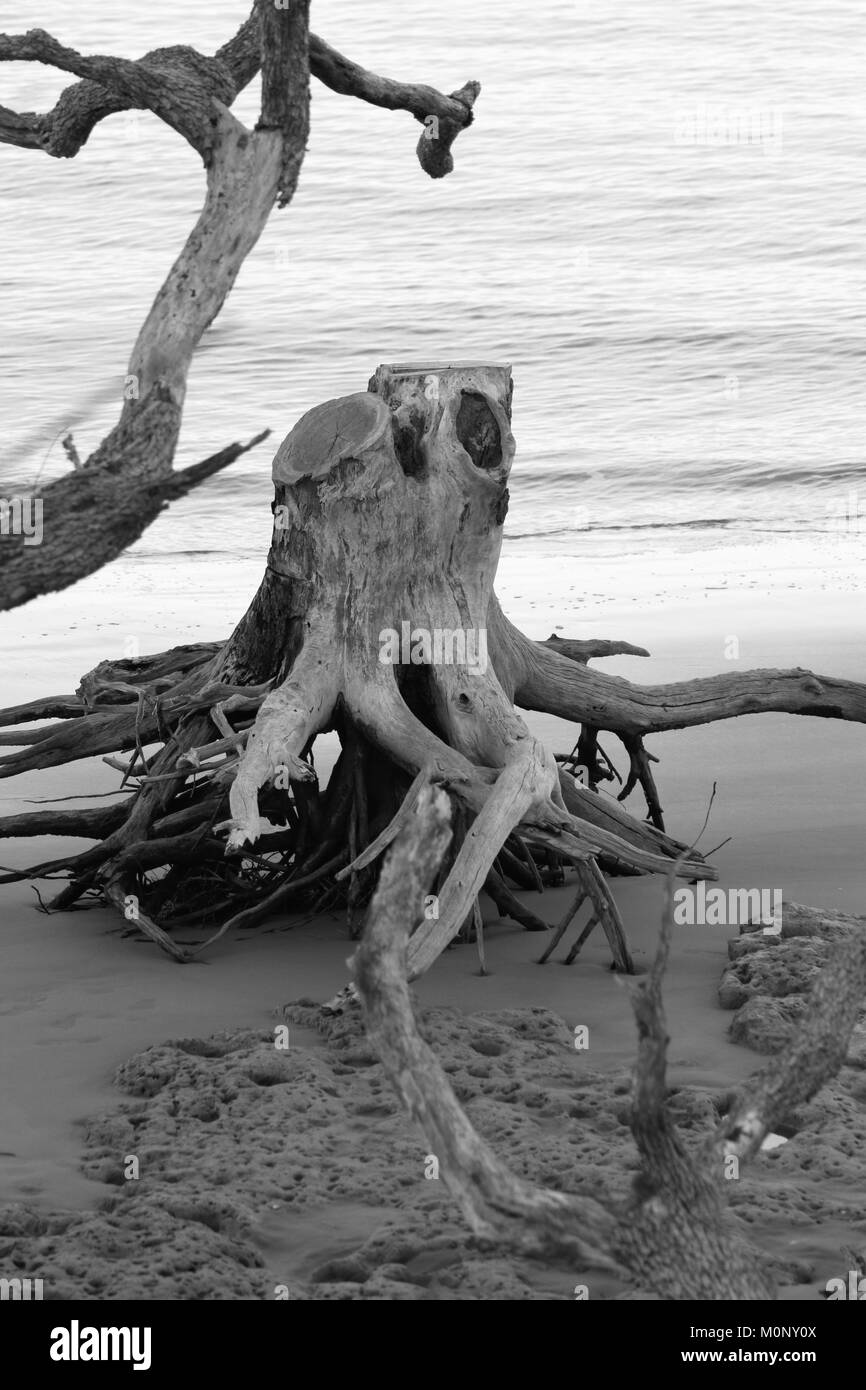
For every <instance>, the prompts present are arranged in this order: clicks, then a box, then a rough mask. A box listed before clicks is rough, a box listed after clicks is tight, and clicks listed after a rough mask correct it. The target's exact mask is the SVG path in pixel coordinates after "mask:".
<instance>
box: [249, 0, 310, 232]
mask: <svg viewBox="0 0 866 1390" xmlns="http://www.w3.org/2000/svg"><path fill="white" fill-rule="evenodd" d="M259 13H260V15H261V35H262V37H261V45H262V114H261V117H260V118H259V123H258V125H257V126H256V129H257V130H278V131H280V133H281V134H282V137H283V163H282V171H281V174H280V184H279V189H278V196H277V203H278V206H279V207H281V208H283V207H285V206H286V204H287V203H289V202H291V199H292V195H293V193H294V191H295V188H296V186H297V182H298V174H299V173H300V171H301V164H302V162H303V158H304V152H305V150H306V147H307V138H308V136H309V133H310V58H309V47H310V28H309V17H310V2H309V0H295V3H294V4H293V5H292V7H291V9H288V10H278V9H277V8H276V7H275V6H274V5H273V4H272V3H271V0H259Z"/></svg>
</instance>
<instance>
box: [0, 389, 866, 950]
mask: <svg viewBox="0 0 866 1390" xmlns="http://www.w3.org/2000/svg"><path fill="white" fill-rule="evenodd" d="M511 394H512V385H511V374H510V369H509V368H507V367H504V366H494V365H478V364H475V365H473V364H447V365H441V364H440V365H435V364H423V365H418V364H414V365H397V366H383V367H380V368H379V369H378V371H377V372H376V374H375V376H374V377H373V379H372V380H371V381H370V383H369V386H368V389H367V390H366V391H360V392H357V393H356V394H354V395H350V396H346V397H342V398H340V399H338V400H332V401H328V402H326V403H325V404H323V405H321V406H318V407H316V408H315V409H313V410H311V411H309V412H308V413H307V414H306V415H305V416H304V417H303V418H302V419H301V420H300V421H299V422H298V424H297V425H296V426H295V428H294V429H293V430H292V431H291V433H290V434H289V435H288V436H287V438H286V439H285V440H284V441H283V443H282V445H281V446H280V448H279V450H278V451H277V454H276V457H275V459H274V464H273V479H274V500H273V504H272V510H273V514H274V529H273V538H272V544H271V549H270V553H269V555H268V560H267V565H266V567H265V572H264V577H263V579H262V582H261V585H260V587H259V590H258V592H257V594H256V595H255V597H254V598H253V601H252V603H251V604H250V607H249V608H248V610H247V612H246V614H245V615H244V617H243V618H242V619H241V621H240V623H239V624H238V626H237V628H236V629H235V631H234V633H233V634H232V636H231V637H230V638H229V639H228V641H227V642H225V643H223V644H204V645H201V646H193V647H180V648H176V649H174V650H172V651H170V652H167V653H162V654H160V655H158V656H151V657H146V658H143V659H142V660H139V661H125V662H117V663H103V664H102V665H101V666H99V667H97V668H96V669H95V671H92V672H90V673H89V675H87V676H86V677H85V678H84V680H83V681H82V684H81V686H80V688H79V690H78V692H77V693H76V695H74V696H72V695H66V696H57V697H54V698H51V699H47V700H44V701H33V702H30V703H28V704H25V705H21V706H18V707H15V708H10V709H6V710H3V711H0V729H2V728H4V727H5V729H6V731H5V732H0V744H6V745H7V746H12V747H13V748H14V751H11V752H9V753H7V754H6V755H5V756H3V757H2V758H0V776H11V775H14V774H15V773H18V772H24V771H28V770H32V769H35V768H48V767H52V766H56V765H58V764H60V763H65V762H69V761H72V760H75V759H82V758H87V757H92V756H94V755H102V756H104V757H106V759H107V760H108V761H109V762H110V763H111V765H112V766H115V767H119V768H120V769H121V770H122V774H123V789H124V792H125V798H124V799H123V801H122V802H120V803H119V804H115V805H111V806H109V807H105V806H101V807H98V808H97V809H95V810H85V811H79V810H66V809H58V808H54V809H50V810H41V811H37V812H32V813H29V814H20V815H17V816H13V817H7V818H5V819H4V820H2V821H0V835H2V834H5V835H32V834H39V833H52V834H66V835H79V836H82V837H86V838H88V839H91V840H95V841H96V843H95V844H92V845H91V846H90V847H88V848H85V849H83V851H82V852H81V853H80V854H77V855H74V856H68V857H64V858H62V859H57V860H54V861H50V862H48V863H43V864H40V865H36V866H34V867H33V868H32V869H31V870H29V871H26V872H25V871H19V872H17V873H7V874H6V875H4V880H3V881H9V879H10V878H23V877H26V876H28V874H29V875H30V876H42V877H44V876H46V875H52V874H53V875H62V876H64V877H66V878H68V882H67V883H66V885H65V886H64V888H63V890H62V891H61V892H60V893H59V895H58V896H57V897H55V899H54V900H53V904H52V905H53V906H54V907H69V906H71V905H73V904H74V903H75V902H76V901H77V900H79V899H80V898H82V896H85V895H89V896H92V895H93V894H97V895H99V896H101V897H102V898H103V899H104V900H107V901H109V902H111V903H113V904H114V905H116V906H117V907H118V908H121V909H122V910H123V911H124V915H125V916H126V917H127V918H128V919H129V920H130V921H131V922H135V923H137V924H138V926H139V928H140V929H141V930H142V931H144V932H146V933H147V934H148V935H150V936H151V937H152V938H153V939H154V940H155V941H156V942H158V944H159V945H160V946H161V947H162V948H163V949H165V950H166V951H168V952H169V953H170V954H172V955H173V956H175V958H177V959H179V960H186V959H189V958H190V956H191V954H193V951H191V950H190V949H189V948H187V947H184V946H182V945H180V944H179V943H178V942H177V941H176V939H175V937H174V934H173V933H174V929H175V928H178V927H181V928H185V927H187V926H189V925H198V926H201V925H204V926H206V927H207V926H213V927H214V928H216V929H217V934H219V935H221V934H222V933H223V932H225V931H227V930H229V929H231V928H234V927H240V926H251V925H253V924H254V923H256V922H258V921H261V920H263V919H264V918H265V917H267V916H268V915H269V914H272V913H273V912H274V911H276V910H277V909H281V908H284V907H285V906H286V905H291V906H293V907H295V908H301V907H303V908H307V907H308V906H312V907H313V908H314V909H315V908H317V907H321V906H323V905H324V904H328V905H330V904H333V903H335V902H336V901H338V899H339V898H340V897H343V898H344V900H345V901H346V902H347V904H348V907H349V912H350V922H351V925H352V929H353V932H354V933H355V934H357V932H358V930H359V928H360V923H361V916H362V909H363V907H364V904H365V903H366V902H368V901H369V898H370V896H371V894H372V891H373V889H374V887H375V876H376V873H377V870H378V867H379V864H378V862H377V861H378V860H379V857H380V856H381V853H382V852H383V850H384V849H385V848H386V847H387V846H388V844H389V843H390V842H391V841H392V840H393V839H394V837H395V836H396V834H397V833H399V831H400V829H401V827H402V826H403V825H404V823H405V821H406V818H407V816H409V815H411V814H412V812H413V806H414V803H415V801H416V800H417V797H418V796H419V794H420V789H421V787H422V786H423V784H424V782H425V780H427V779H430V780H432V781H434V782H435V783H437V784H438V785H439V786H441V787H443V788H445V789H446V790H447V792H448V794H449V796H450V797H451V800H452V802H453V805H454V808H455V828H456V829H455V837H454V842H453V844H452V845H451V846H450V847H449V851H448V853H447V855H446V856H445V858H444V860H443V862H442V865H441V867H440V872H439V876H438V879H437V883H436V886H435V892H434V894H433V896H434V897H435V900H436V902H435V910H434V911H431V912H430V913H428V914H427V915H426V916H425V918H424V920H423V921H422V922H421V923H420V925H419V927H418V930H417V931H416V932H415V933H414V935H413V936H412V939H411V943H410V947H409V970H410V975H411V976H413V977H414V976H417V975H419V974H421V973H422V972H423V971H425V970H426V969H428V968H429V967H430V965H431V964H432V963H433V961H434V960H435V959H436V958H437V956H438V955H439V953H440V952H441V951H442V950H443V949H444V948H445V947H446V946H447V945H448V943H449V942H450V941H452V940H453V939H454V938H455V937H456V936H457V934H458V933H459V932H460V931H461V930H462V929H464V927H465V929H466V931H467V932H469V933H471V932H472V930H473V924H476V923H477V916H476V913H475V904H476V901H477V898H478V894H479V892H480V891H481V890H482V888H484V887H485V885H486V886H487V887H488V888H489V890H490V892H491V895H492V896H493V898H494V900H496V901H498V902H499V903H500V905H504V909H505V910H506V911H509V912H511V911H512V909H513V908H514V905H515V904H517V908H518V909H519V911H515V912H514V915H516V916H517V917H518V920H522V921H523V924H524V925H525V926H527V927H528V928H532V927H543V926H544V923H543V922H542V921H540V920H539V919H538V918H537V917H536V916H535V914H533V913H532V912H531V910H529V909H526V908H525V907H523V906H522V905H520V904H519V900H517V899H515V897H514V894H513V893H512V891H511V889H510V888H509V887H508V884H507V882H506V880H507V879H510V880H511V882H512V883H513V884H514V885H516V886H518V887H525V886H534V887H540V886H543V885H544V884H545V883H546V882H561V881H562V876H563V867H564V866H573V867H574V868H575V869H576V870H577V875H578V896H579V901H578V903H576V904H575V908H576V907H577V906H579V903H580V901H582V900H583V899H584V898H586V899H588V900H589V902H590V904H591V907H592V914H593V916H592V921H593V922H597V923H599V924H600V925H601V927H602V928H603V930H604V931H605V933H606V936H607V939H608V942H609V945H610V950H611V954H612V958H613V963H614V965H615V967H616V968H617V969H619V970H621V971H623V972H626V973H628V972H630V971H631V969H632V965H631V958H630V956H629V950H628V944H627V942H626V940H625V935H624V932H623V929H622V923H621V920H620V917H619V913H618V912H617V908H616V904H615V902H614V899H613V897H612V895H611V893H610V891H609V889H608V886H607V882H606V879H605V877H604V875H603V874H602V873H601V872H600V871H599V865H601V866H602V867H603V868H604V869H606V870H610V869H618V870H620V871H623V872H628V873H641V874H643V873H667V871H668V870H669V868H670V866H671V864H672V863H673V862H675V863H676V865H677V872H678V873H679V874H680V875H682V876H684V877H687V878H689V879H699V878H705V879H710V878H714V877H716V870H715V869H714V868H713V866H712V865H710V864H708V863H707V862H705V861H704V859H703V858H702V857H701V855H700V854H698V853H697V852H696V851H689V852H684V847H683V846H682V845H681V844H678V843H677V842H676V841H675V840H673V839H672V838H671V837H670V836H668V835H666V834H665V833H664V832H663V831H661V830H660V829H659V828H658V827H657V826H655V825H653V824H650V823H648V822H647V821H641V820H638V819H636V818H635V817H632V816H631V815H629V814H628V812H626V811H625V809H624V808H623V807H622V806H620V805H619V803H618V802H617V801H616V800H615V799H613V798H611V797H608V796H605V795H603V794H601V793H600V792H599V791H597V790H595V789H594V788H593V786H591V785H583V784H582V782H581V780H580V779H576V778H575V777H574V776H573V775H572V774H571V773H570V772H569V770H568V766H569V764H568V760H567V759H562V760H561V761H559V762H557V760H556V759H555V758H554V756H553V755H552V754H551V753H550V752H549V751H548V750H547V749H546V748H545V747H544V746H543V745H542V744H541V743H540V742H539V741H538V740H537V739H536V738H534V737H533V736H532V734H531V733H530V731H529V729H528V728H527V726H526V724H525V723H524V721H523V719H522V718H521V716H520V715H519V714H518V712H517V709H516V706H521V707H523V708H525V709H531V710H544V711H547V712H550V713H553V714H557V715H560V716H562V717H563V718H566V719H569V720H573V721H575V722H576V723H577V724H579V725H581V726H583V729H584V730H585V729H586V728H587V727H589V728H591V729H592V730H593V731H594V736H595V735H597V733H598V731H601V730H608V731H611V732H612V733H614V734H616V735H617V736H619V737H620V738H621V739H622V740H623V741H624V743H625V744H626V747H627V748H628V749H629V751H630V756H632V757H638V756H639V754H640V749H641V748H642V739H643V738H644V736H645V735H646V734H649V733H653V732H656V731H661V730H669V729H677V728H685V727H688V726H690V725H695V724H701V723H707V722H710V721H712V720H715V719H724V718H730V717H733V716H735V715H739V714H745V713H752V712H757V711H760V710H788V711H790V712H792V713H797V714H813V715H820V716H823V717H834V718H842V719H852V720H860V721H862V720H864V719H866V688H864V687H863V686H861V685H857V684H855V683H852V682H846V681H841V680H834V679H831V678H826V677H819V676H815V675H812V674H811V673H810V672H808V671H800V670H796V671H764V672H756V671H752V672H744V673H736V674H731V675H724V676H718V677H713V678H710V679H704V680H694V681H686V682H682V683H677V684H672V685H667V686H660V687H652V686H639V685H633V684H630V683H629V682H628V681H625V680H623V679H621V678H618V677H612V676H604V675H602V674H600V673H599V672H597V671H595V670H594V669H592V668H591V667H589V666H588V664H587V662H588V660H589V658H590V657H592V656H595V655H596V654H597V653H602V654H604V653H605V652H608V651H611V650H618V651H622V650H624V649H626V644H623V643H614V644H602V645H600V646H599V645H598V644H574V645H572V644H570V643H567V642H565V641H563V642H559V641H553V642H534V641H530V640H529V639H528V638H526V637H524V636H523V634H522V633H520V632H519V631H518V630H517V629H516V628H515V627H514V626H512V624H511V623H509V621H508V619H507V618H506V617H505V616H504V614H503V613H502V611H501V609H500V607H499V604H498V602H497V600H496V595H495V593H494V589H493V584H494V579H495V574H496V567H497V561H498V557H499V550H500V545H501V540H502V527H503V522H504V519H505V514H506V509H507V505H508V487H507V483H508V475H509V470H510V467H511V462H512V458H513V454H514V441H513V438H512V434H511V427H510V415H511ZM39 719H51V720H53V721H56V722H50V723H47V724H43V725H42V726H41V727H36V728H32V727H31V728H26V727H25V728H22V727H21V726H22V725H26V724H28V723H29V724H32V723H33V722H34V721H36V720H39ZM327 730H336V731H337V732H338V734H339V738H340V742H341V745H342V752H341V755H340V758H339V760H338V762H337V765H336V767H335V769H334V772H333V774H332V776H331V778H330V780H329V782H328V785H327V787H326V788H325V789H320V788H319V785H318V781H317V778H316V773H315V767H314V763H313V755H312V749H313V744H314V741H315V739H316V737H317V735H319V734H320V733H322V732H324V731H327ZM154 745H157V751H154ZM119 752H124V753H125V754H126V758H125V759H124V760H118V757H117V755H118V753H119ZM646 790H647V789H646V788H645V791H646ZM647 801H648V807H649V810H650V812H651V811H652V801H651V793H650V792H649V791H647ZM521 914H522V915H521ZM572 915H573V913H572ZM586 934H587V933H586V930H584V932H583V933H582V935H581V938H580V940H581V941H582V940H584V939H585V936H586ZM205 944H207V943H205ZM196 949H203V947H198V948H196ZM574 954H575V951H572V952H571V955H570V959H573V958H574Z"/></svg>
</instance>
